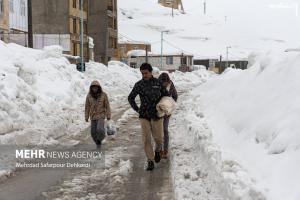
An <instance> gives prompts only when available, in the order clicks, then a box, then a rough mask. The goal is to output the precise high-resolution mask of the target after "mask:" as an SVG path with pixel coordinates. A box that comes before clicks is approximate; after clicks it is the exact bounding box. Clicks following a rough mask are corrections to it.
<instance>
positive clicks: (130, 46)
mask: <svg viewBox="0 0 300 200" xmlns="http://www.w3.org/2000/svg"><path fill="white" fill-rule="evenodd" d="M132 50H144V51H148V52H151V44H150V43H148V42H139V41H121V42H119V43H118V50H117V51H116V54H115V56H114V59H116V60H119V61H121V62H124V63H127V58H128V52H130V51H132Z"/></svg>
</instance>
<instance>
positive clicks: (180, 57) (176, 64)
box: [127, 53, 193, 72]
mask: <svg viewBox="0 0 300 200" xmlns="http://www.w3.org/2000/svg"><path fill="white" fill-rule="evenodd" d="M146 59H147V58H146V56H145V55H130V56H129V57H128V61H127V64H128V65H129V66H130V67H133V68H138V67H139V66H140V65H141V64H142V63H144V62H146ZM161 60H162V62H161ZM148 63H150V64H151V65H152V66H153V67H157V68H158V69H160V70H162V71H169V72H174V71H176V70H179V71H182V72H188V71H192V70H193V55H190V54H183V53H181V54H164V55H163V56H162V59H161V55H158V54H157V55H156V54H150V55H149V56H148Z"/></svg>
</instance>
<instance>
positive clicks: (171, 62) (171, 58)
mask: <svg viewBox="0 0 300 200" xmlns="http://www.w3.org/2000/svg"><path fill="white" fill-rule="evenodd" d="M166 62H167V65H173V56H168V57H167V58H166Z"/></svg>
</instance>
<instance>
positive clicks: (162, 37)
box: [160, 31, 169, 70]
mask: <svg viewBox="0 0 300 200" xmlns="http://www.w3.org/2000/svg"><path fill="white" fill-rule="evenodd" d="M168 32H169V31H161V43H160V47H161V49H160V70H162V68H163V43H164V33H168Z"/></svg>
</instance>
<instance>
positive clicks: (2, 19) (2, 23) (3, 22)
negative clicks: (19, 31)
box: [0, 0, 9, 42]
mask: <svg viewBox="0 0 300 200" xmlns="http://www.w3.org/2000/svg"><path fill="white" fill-rule="evenodd" d="M8 3H9V2H8V0H0V39H1V40H3V41H5V42H6V41H7V39H8V38H7V37H8V35H7V33H8V32H9V5H8Z"/></svg>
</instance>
